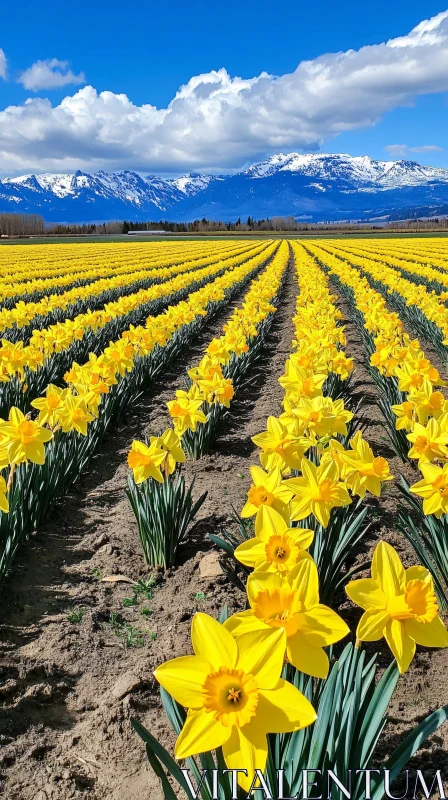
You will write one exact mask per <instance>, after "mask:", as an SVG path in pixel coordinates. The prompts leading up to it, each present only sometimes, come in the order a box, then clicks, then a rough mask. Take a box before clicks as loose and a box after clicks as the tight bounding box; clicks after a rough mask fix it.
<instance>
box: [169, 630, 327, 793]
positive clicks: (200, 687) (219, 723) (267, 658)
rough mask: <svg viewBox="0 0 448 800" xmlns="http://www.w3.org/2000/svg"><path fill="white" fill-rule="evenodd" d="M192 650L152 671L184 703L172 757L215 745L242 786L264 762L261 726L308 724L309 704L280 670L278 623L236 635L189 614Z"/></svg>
mask: <svg viewBox="0 0 448 800" xmlns="http://www.w3.org/2000/svg"><path fill="white" fill-rule="evenodd" d="M191 638H192V642H193V650H194V653H195V655H194V656H183V657H180V658H176V659H173V660H172V661H168V662H166V663H165V664H162V665H161V666H160V667H158V668H157V669H156V671H155V673H154V675H155V677H156V679H157V680H158V681H159V683H160V684H161V685H162V686H163V687H164V689H166V691H167V692H169V693H170V694H171V695H172V697H174V699H175V700H176V701H177V702H178V703H180V704H181V705H183V706H184V707H185V708H187V709H188V715H187V719H186V721H185V724H184V727H183V729H182V731H181V733H180V735H179V737H178V739H177V742H176V746H175V750H174V754H175V756H176V758H179V759H184V758H188V757H189V756H194V755H198V754H199V753H205V752H208V751H210V750H215V749H217V748H219V747H222V753H223V756H224V760H225V762H226V765H227V767H228V768H229V769H242V768H244V769H246V770H247V775H244V774H242V773H241V772H240V773H238V780H239V783H240V785H241V786H242V788H243V789H244V790H245V791H248V790H249V788H250V786H251V783H252V781H253V778H254V774H255V770H256V769H259V770H260V771H261V772H263V771H264V769H265V766H266V760H267V754H268V744H267V738H266V737H267V734H268V733H287V732H292V731H296V730H300V729H301V728H304V727H307V726H308V725H311V724H312V723H313V722H314V721H315V719H316V712H315V711H314V709H313V707H312V705H311V703H310V702H309V701H308V700H307V699H306V698H305V697H304V696H303V695H302V694H301V692H299V690H298V689H296V688H295V687H294V686H292V684H290V683H288V682H287V681H285V680H283V679H282V678H281V677H280V675H281V671H282V667H283V654H284V640H285V633H284V630H283V629H276V630H273V629H271V628H266V630H260V631H256V632H254V633H248V634H246V635H245V636H240V637H238V640H236V639H235V638H234V637H233V636H232V635H231V633H229V631H228V630H226V628H225V627H224V626H223V625H220V624H219V623H218V622H216V620H214V619H212V617H209V616H207V614H195V616H194V617H193V623H192V631H191Z"/></svg>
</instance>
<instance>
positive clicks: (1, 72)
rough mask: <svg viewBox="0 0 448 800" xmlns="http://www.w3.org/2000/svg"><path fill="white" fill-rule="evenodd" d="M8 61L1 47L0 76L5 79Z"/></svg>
mask: <svg viewBox="0 0 448 800" xmlns="http://www.w3.org/2000/svg"><path fill="white" fill-rule="evenodd" d="M7 63H8V62H7V60H6V56H5V53H4V51H3V50H2V49H1V47H0V78H3V80H4V81H6V68H7Z"/></svg>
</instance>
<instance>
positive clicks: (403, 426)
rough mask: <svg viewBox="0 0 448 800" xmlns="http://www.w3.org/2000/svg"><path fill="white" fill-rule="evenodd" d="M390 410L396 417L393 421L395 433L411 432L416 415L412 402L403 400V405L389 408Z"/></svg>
mask: <svg viewBox="0 0 448 800" xmlns="http://www.w3.org/2000/svg"><path fill="white" fill-rule="evenodd" d="M391 409H392V411H393V413H394V414H395V416H396V417H397V419H396V421H395V428H396V429H397V431H402V430H405V431H412V429H413V427H414V424H415V413H416V409H415V406H414V403H413V402H412V400H409V399H408V400H405V401H404V402H403V403H399V404H397V405H394V406H391Z"/></svg>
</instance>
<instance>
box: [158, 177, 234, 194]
mask: <svg viewBox="0 0 448 800" xmlns="http://www.w3.org/2000/svg"><path fill="white" fill-rule="evenodd" d="M223 180H225V178H223V177H220V176H219V175H200V174H199V172H189V173H188V175H182V176H181V177H180V178H173V179H172V180H170V181H169V183H171V184H172V185H173V186H176V188H177V189H179V190H180V191H181V192H183V194H184V195H186V196H187V197H192V196H194V195H195V194H197V193H198V192H200V191H202V189H206V188H207V186H208V185H209V183H212V181H223Z"/></svg>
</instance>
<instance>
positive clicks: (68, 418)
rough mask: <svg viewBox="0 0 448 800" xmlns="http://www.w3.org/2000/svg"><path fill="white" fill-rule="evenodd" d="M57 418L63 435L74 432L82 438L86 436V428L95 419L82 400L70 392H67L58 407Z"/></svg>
mask: <svg viewBox="0 0 448 800" xmlns="http://www.w3.org/2000/svg"><path fill="white" fill-rule="evenodd" d="M58 417H59V419H60V421H61V425H62V430H63V431H64V433H68V432H69V431H73V430H75V431H77V432H78V433H80V434H82V436H87V426H88V424H89V422H92V421H93V420H94V419H95V417H94V416H93V414H91V413H90V411H89V410H88V408H87V405H86V402H85V400H84V398H83V397H78V396H77V395H74V394H72V392H71V391H68V392H67V394H66V395H65V397H64V402H63V403H61V405H60V406H59V408H58Z"/></svg>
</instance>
